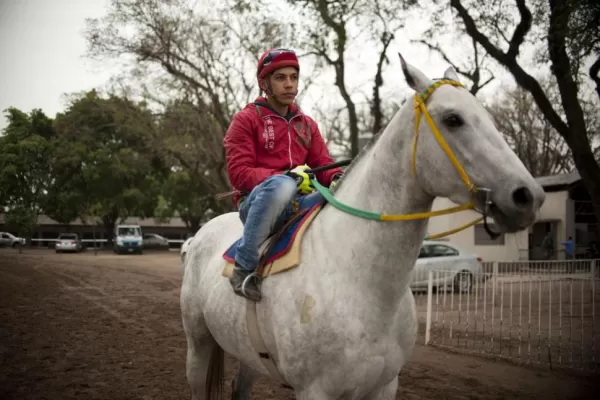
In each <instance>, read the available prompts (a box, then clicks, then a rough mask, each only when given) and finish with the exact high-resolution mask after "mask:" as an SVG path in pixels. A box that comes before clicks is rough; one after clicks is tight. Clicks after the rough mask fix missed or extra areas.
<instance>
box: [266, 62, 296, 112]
mask: <svg viewBox="0 0 600 400" xmlns="http://www.w3.org/2000/svg"><path fill="white" fill-rule="evenodd" d="M268 79H269V82H270V83H271V90H272V94H271V96H273V97H274V98H275V99H276V100H277V101H278V102H279V103H281V104H283V105H291V104H292V103H293V102H294V100H295V99H296V95H297V94H298V71H297V70H296V68H293V67H284V68H280V69H278V70H275V71H274V72H273V73H272V74H271V76H270V77H269V78H268Z"/></svg>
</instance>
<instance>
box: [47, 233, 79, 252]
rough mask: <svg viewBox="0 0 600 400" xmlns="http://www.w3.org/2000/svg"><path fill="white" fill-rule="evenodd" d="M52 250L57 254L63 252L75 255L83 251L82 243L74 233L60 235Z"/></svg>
mask: <svg viewBox="0 0 600 400" xmlns="http://www.w3.org/2000/svg"><path fill="white" fill-rule="evenodd" d="M54 249H55V250H56V252H57V253H60V252H63V251H72V252H75V253H79V252H81V251H83V250H84V248H83V243H82V242H81V239H80V238H79V235H78V234H76V233H62V234H60V235H59V236H58V239H56V245H55V246H54Z"/></svg>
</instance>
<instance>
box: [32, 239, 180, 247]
mask: <svg viewBox="0 0 600 400" xmlns="http://www.w3.org/2000/svg"><path fill="white" fill-rule="evenodd" d="M29 240H31V242H32V243H41V246H48V244H49V243H53V242H58V239H29ZM81 241H82V242H83V243H86V244H88V245H89V244H92V245H93V244H94V243H97V244H98V245H100V246H104V245H105V243H107V242H108V240H107V239H81ZM167 242H169V244H171V243H177V244H179V245H181V244H183V242H185V239H167ZM38 245H39V244H38Z"/></svg>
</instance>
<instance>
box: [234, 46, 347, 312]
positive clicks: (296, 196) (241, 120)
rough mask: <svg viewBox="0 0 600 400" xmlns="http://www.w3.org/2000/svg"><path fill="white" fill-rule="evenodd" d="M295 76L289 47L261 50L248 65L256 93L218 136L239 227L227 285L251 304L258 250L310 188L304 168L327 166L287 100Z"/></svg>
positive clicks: (330, 173) (316, 138)
mask: <svg viewBox="0 0 600 400" xmlns="http://www.w3.org/2000/svg"><path fill="white" fill-rule="evenodd" d="M299 73H300V65H299V62H298V57H297V56H296V54H295V53H294V51H292V50H287V49H270V50H268V51H266V52H265V53H264V54H263V55H262V56H261V57H260V60H259V61H258V66H257V70H256V76H257V79H258V85H259V88H260V93H259V97H258V98H256V100H255V101H254V102H253V103H249V104H248V105H246V107H244V109H242V110H241V111H240V112H238V113H237V114H235V115H234V117H233V120H232V121H231V125H230V126H229V129H228V130H227V133H226V135H225V139H224V145H225V154H226V161H227V173H228V175H229V180H230V182H231V184H232V186H233V188H234V191H235V194H234V201H235V203H236V206H237V207H238V210H239V215H240V219H241V220H242V222H243V224H244V233H243V237H242V240H241V241H240V243H239V245H238V248H237V252H236V257H235V267H234V269H233V274H232V275H231V277H230V283H231V286H232V287H233V291H234V292H235V293H236V294H237V295H240V296H243V297H246V298H248V299H250V300H253V301H260V299H261V293H260V288H259V286H258V284H257V282H256V279H252V277H250V275H251V274H252V273H253V272H254V270H255V269H256V268H257V267H258V262H259V247H260V246H261V244H262V243H264V241H265V240H266V239H267V238H268V237H269V236H270V235H271V234H272V233H274V232H275V231H277V230H278V229H279V228H281V227H282V226H283V225H284V224H285V222H286V221H287V220H288V219H289V218H290V217H291V216H292V215H293V214H294V212H295V211H296V210H297V209H298V207H299V206H301V204H302V201H303V199H304V197H305V196H306V195H307V194H309V193H310V192H312V191H313V190H314V187H313V186H312V184H311V182H310V178H311V177H312V176H310V175H309V174H308V173H306V172H304V170H305V169H307V168H309V167H310V168H316V167H320V166H323V165H327V164H331V163H333V159H332V158H331V156H330V154H329V151H328V150H327V146H326V145H325V141H324V140H323V137H322V136H321V133H320V131H319V128H318V126H317V123H316V122H315V121H314V120H313V119H312V118H310V117H309V116H308V115H306V114H304V113H303V112H302V111H301V110H300V108H299V107H298V106H297V105H296V104H294V100H295V98H296V95H297V94H298V79H299ZM262 92H264V93H265V96H264V97H263V96H262ZM342 174H343V171H342V170H341V169H340V168H333V169H329V170H326V171H323V172H319V173H316V175H315V178H316V179H317V180H318V181H319V183H321V184H322V185H324V186H330V185H332V184H334V183H335V182H336V181H337V180H338V179H339V178H340V177H341V176H342ZM247 278H248V279H247Z"/></svg>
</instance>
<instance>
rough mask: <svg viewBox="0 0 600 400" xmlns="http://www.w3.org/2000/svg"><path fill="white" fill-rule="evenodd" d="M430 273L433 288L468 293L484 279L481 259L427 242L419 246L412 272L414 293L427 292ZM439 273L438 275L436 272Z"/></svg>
mask: <svg viewBox="0 0 600 400" xmlns="http://www.w3.org/2000/svg"><path fill="white" fill-rule="evenodd" d="M431 270H433V271H434V273H433V287H434V288H436V289H438V288H440V287H442V288H443V287H445V288H446V290H452V289H454V291H455V292H462V293H469V292H470V291H471V290H472V289H473V284H474V283H475V282H476V281H478V280H479V281H482V280H485V278H484V276H485V275H484V270H483V267H482V259H481V258H480V257H477V256H476V255H475V254H471V253H468V252H466V251H464V250H463V249H461V248H459V247H457V246H455V245H453V244H450V243H448V242H443V241H434V240H426V241H424V242H423V243H422V245H421V251H420V253H419V258H418V259H417V262H416V265H415V269H414V271H413V277H412V282H411V284H410V287H411V289H413V290H427V284H428V280H429V271H431ZM436 271H440V272H436Z"/></svg>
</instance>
